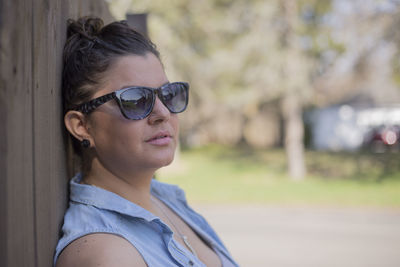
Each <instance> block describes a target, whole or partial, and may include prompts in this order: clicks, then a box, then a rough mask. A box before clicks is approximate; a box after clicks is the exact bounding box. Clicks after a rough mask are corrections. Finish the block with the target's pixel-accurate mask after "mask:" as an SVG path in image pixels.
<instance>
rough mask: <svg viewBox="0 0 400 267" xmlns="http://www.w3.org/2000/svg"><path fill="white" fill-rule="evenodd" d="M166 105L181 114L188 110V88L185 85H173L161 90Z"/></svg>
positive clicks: (173, 111)
mask: <svg viewBox="0 0 400 267" xmlns="http://www.w3.org/2000/svg"><path fill="white" fill-rule="evenodd" d="M161 93H162V98H163V103H164V105H165V106H166V107H167V108H168V109H169V110H170V111H171V112H172V113H179V112H182V111H184V110H185V109H186V106H187V102H188V88H187V85H186V84H185V83H171V84H168V86H166V87H165V88H163V89H162V90H161Z"/></svg>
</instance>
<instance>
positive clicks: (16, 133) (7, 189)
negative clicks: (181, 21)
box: [0, 0, 111, 267]
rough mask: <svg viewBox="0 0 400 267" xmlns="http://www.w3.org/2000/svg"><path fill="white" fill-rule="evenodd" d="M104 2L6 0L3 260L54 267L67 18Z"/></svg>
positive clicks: (0, 169)
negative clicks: (62, 74) (62, 64)
mask: <svg viewBox="0 0 400 267" xmlns="http://www.w3.org/2000/svg"><path fill="white" fill-rule="evenodd" d="M82 15H98V16H101V17H103V18H105V20H106V21H110V20H111V15H110V13H109V11H108V9H107V6H106V4H105V3H104V2H101V1H99V0H90V1H89V0H85V1H79V0H51V1H50V0H0V123H1V124H0V216H1V217H0V266H7V267H14V266H15V267H23V266H29V267H30V266H34V267H42V266H44V267H46V266H52V258H53V253H54V248H55V245H56V242H57V239H58V231H59V227H60V225H61V223H62V216H63V213H64V211H65V208H66V206H67V182H68V178H69V177H68V175H67V173H68V172H67V167H66V166H67V165H66V156H65V146H64V143H63V128H62V121H61V118H62V111H61V89H60V84H61V68H62V66H61V60H62V48H63V45H64V42H65V33H66V20H67V19H68V18H77V17H78V16H82Z"/></svg>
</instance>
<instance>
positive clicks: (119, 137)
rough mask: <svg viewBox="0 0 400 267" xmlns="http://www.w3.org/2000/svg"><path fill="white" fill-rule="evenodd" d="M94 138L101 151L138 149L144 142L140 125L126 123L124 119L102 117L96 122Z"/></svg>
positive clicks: (130, 122)
mask: <svg viewBox="0 0 400 267" xmlns="http://www.w3.org/2000/svg"><path fill="white" fill-rule="evenodd" d="M96 122H97V123H96V124H95V125H94V127H93V136H94V139H95V143H96V146H98V148H99V149H106V150H110V149H112V150H117V151H118V150H120V148H121V149H126V148H128V147H130V148H135V147H138V146H139V145H140V143H141V141H142V131H141V129H142V128H143V127H141V126H140V125H137V124H140V123H135V122H132V121H126V120H125V119H124V118H116V117H115V116H113V117H108V116H102V117H101V118H98V120H96Z"/></svg>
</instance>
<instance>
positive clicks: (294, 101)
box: [282, 94, 306, 181]
mask: <svg viewBox="0 0 400 267" xmlns="http://www.w3.org/2000/svg"><path fill="white" fill-rule="evenodd" d="M282 112H283V116H284V120H285V125H284V127H285V131H284V132H285V150H286V156H287V162H288V169H289V175H290V177H291V178H292V179H293V180H296V181H298V180H303V179H304V177H305V174H306V168H305V164H304V142H303V140H304V126H303V118H302V107H301V103H300V101H299V98H298V97H296V96H295V95H293V94H287V95H285V97H284V99H283V100H282Z"/></svg>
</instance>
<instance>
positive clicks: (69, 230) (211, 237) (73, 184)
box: [54, 174, 238, 267]
mask: <svg viewBox="0 0 400 267" xmlns="http://www.w3.org/2000/svg"><path fill="white" fill-rule="evenodd" d="M81 179H82V176H81V175H80V174H77V175H76V176H75V177H74V178H72V179H71V181H70V189H71V190H70V202H69V208H68V209H67V211H66V213H65V216H64V225H63V227H62V234H63V235H62V237H61V239H60V240H59V242H58V245H57V247H56V252H55V256H54V266H55V264H56V261H57V258H58V256H59V255H60V253H61V252H62V250H63V249H64V248H65V247H66V246H68V244H70V243H71V242H73V241H74V240H76V239H78V238H80V237H82V236H85V235H88V234H92V233H110V234H115V235H118V236H121V237H123V238H125V239H126V240H127V241H128V242H130V243H131V244H132V245H133V246H134V247H135V248H136V249H137V251H138V252H139V253H140V254H141V256H142V257H143V259H144V261H145V262H146V264H147V266H149V267H164V266H188V267H192V266H205V264H204V263H202V262H201V261H200V260H199V259H198V258H197V257H195V256H194V255H193V254H192V253H191V252H190V251H189V250H188V249H186V247H184V246H182V245H181V244H180V243H178V242H176V241H175V240H174V239H173V238H172V231H171V229H170V228H169V227H168V226H167V225H166V224H165V223H164V222H163V221H161V219H160V218H158V217H157V216H155V215H153V214H152V213H150V212H149V211H147V210H145V209H143V208H142V207H140V206H138V205H136V204H134V203H132V202H130V201H128V200H127V199H125V198H122V197H120V196H119V195H117V194H114V193H112V192H110V191H107V190H104V189H102V188H99V187H96V186H92V185H85V184H80V183H79V182H80V181H81ZM151 194H152V195H153V196H155V197H157V198H158V199H160V200H161V201H163V203H165V204H166V205H167V206H168V207H170V208H171V209H172V210H173V211H174V212H176V213H177V214H178V215H179V216H180V217H181V218H182V219H183V220H184V221H185V222H186V223H187V224H188V225H189V226H190V227H191V228H192V229H193V231H195V232H196V233H197V234H198V235H199V236H200V237H201V238H202V239H203V240H204V241H205V242H206V243H207V244H208V245H209V246H210V247H211V248H212V249H213V250H214V251H215V252H216V254H217V255H218V256H219V258H220V259H221V262H222V266H224V267H231V266H238V264H237V263H236V262H235V261H234V260H233V259H232V257H231V255H230V254H229V252H228V251H227V249H226V248H225V246H224V245H223V244H222V242H221V240H220V239H219V237H218V236H217V234H216V233H215V231H214V230H213V229H212V228H211V226H210V225H209V224H208V223H207V222H206V220H205V219H204V218H203V217H202V216H201V215H199V214H198V213H196V212H195V211H193V210H192V209H191V208H190V207H189V206H188V204H187V202H186V197H185V193H184V192H183V190H181V189H180V188H179V187H177V186H175V185H169V184H165V183H161V182H159V181H156V180H154V179H153V180H152V182H151Z"/></svg>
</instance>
